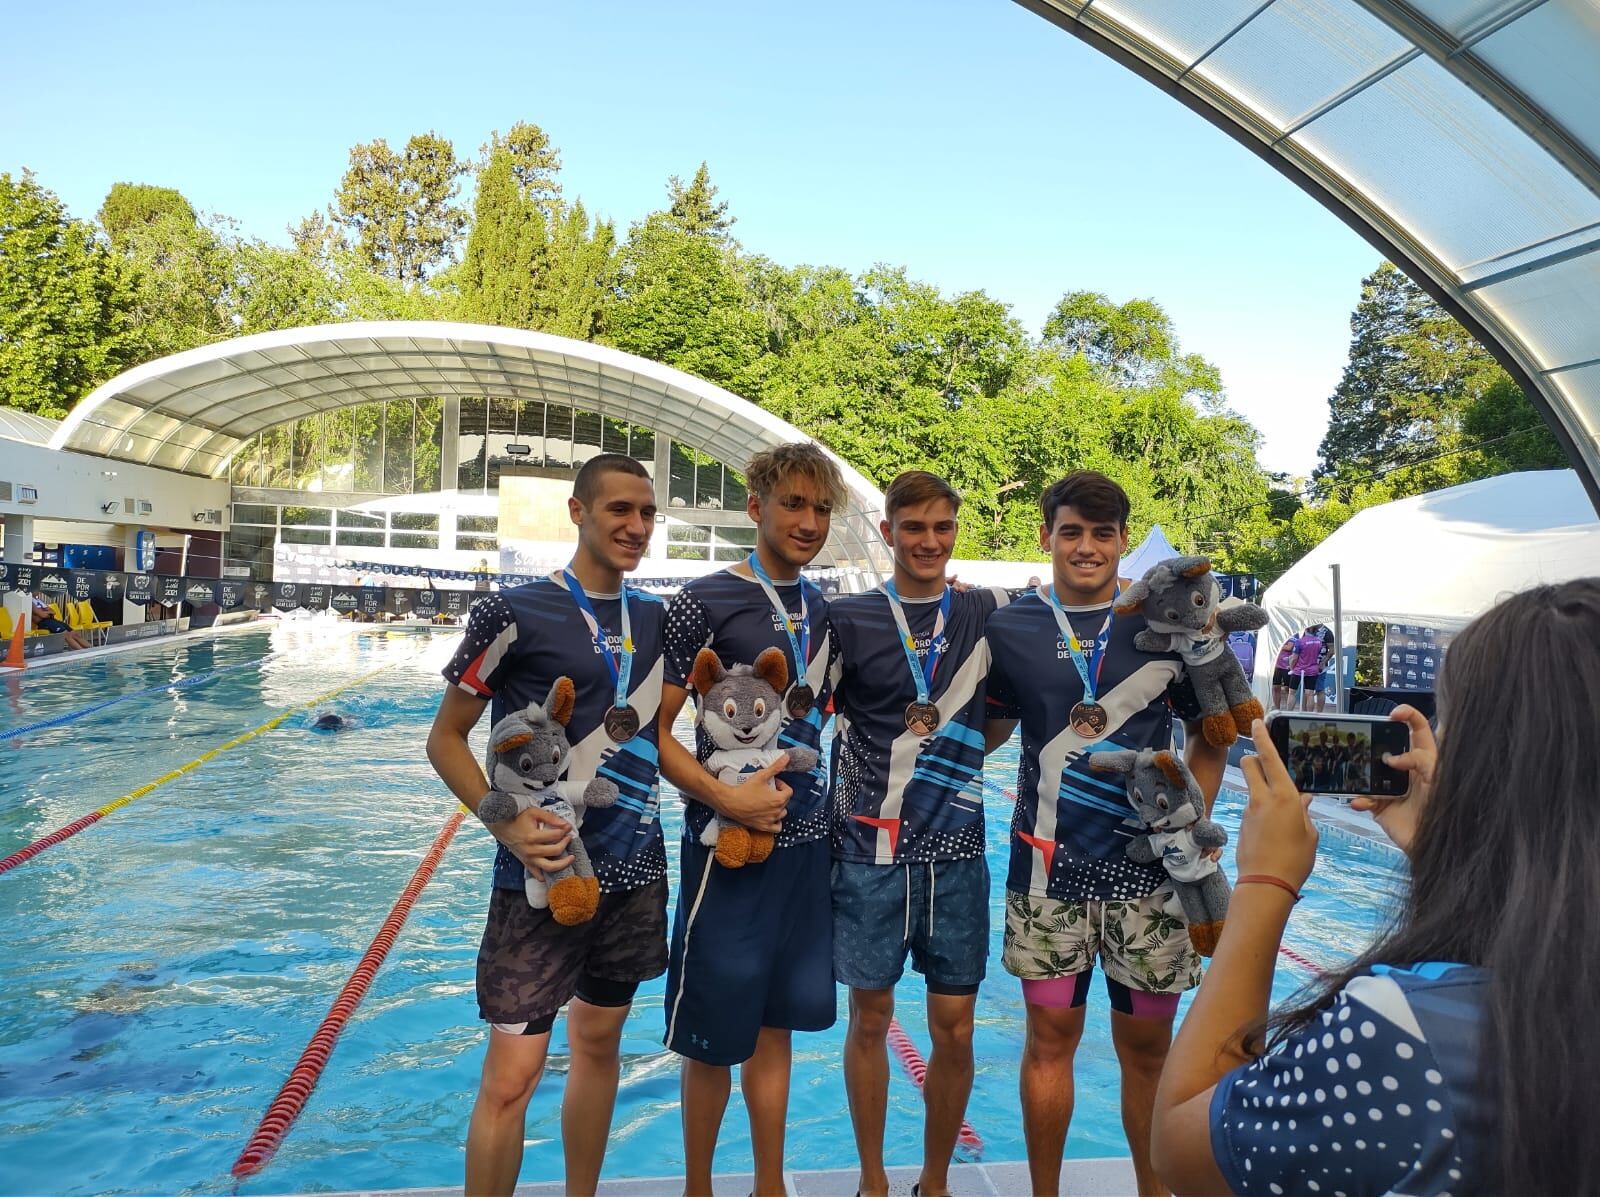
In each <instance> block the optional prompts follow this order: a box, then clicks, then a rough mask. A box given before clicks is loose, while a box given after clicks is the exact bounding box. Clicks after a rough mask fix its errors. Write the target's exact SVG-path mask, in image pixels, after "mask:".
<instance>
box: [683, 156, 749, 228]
mask: <svg viewBox="0 0 1600 1197" xmlns="http://www.w3.org/2000/svg"><path fill="white" fill-rule="evenodd" d="M667 194H668V196H669V199H670V203H669V205H668V207H667V216H668V218H669V219H670V220H671V221H672V223H673V224H674V225H676V226H677V227H678V228H680V229H682V230H683V231H684V232H686V233H693V234H694V235H696V236H699V237H712V238H715V239H717V240H719V241H726V240H728V238H729V236H730V234H731V230H732V229H733V225H734V221H735V220H736V219H737V217H733V216H729V215H728V203H727V201H726V200H720V201H719V200H718V199H717V189H716V187H715V186H714V185H713V184H712V182H711V171H710V170H709V169H707V167H706V164H705V163H704V162H701V163H700V165H699V166H698V167H697V168H696V169H695V172H694V178H692V179H690V180H689V182H688V183H685V182H684V181H683V180H682V179H681V178H679V177H678V176H677V175H673V176H672V177H671V178H670V179H668V180H667Z"/></svg>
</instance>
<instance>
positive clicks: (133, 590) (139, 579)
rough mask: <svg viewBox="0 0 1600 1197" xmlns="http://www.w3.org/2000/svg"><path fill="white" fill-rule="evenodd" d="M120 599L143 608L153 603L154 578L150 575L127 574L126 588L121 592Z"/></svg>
mask: <svg viewBox="0 0 1600 1197" xmlns="http://www.w3.org/2000/svg"><path fill="white" fill-rule="evenodd" d="M122 597H123V599H124V600H125V601H127V602H130V603H138V604H139V605H140V606H144V605H145V604H146V603H150V602H154V601H155V577H154V575H152V574H129V575H128V588H127V589H126V590H125V591H123V592H122Z"/></svg>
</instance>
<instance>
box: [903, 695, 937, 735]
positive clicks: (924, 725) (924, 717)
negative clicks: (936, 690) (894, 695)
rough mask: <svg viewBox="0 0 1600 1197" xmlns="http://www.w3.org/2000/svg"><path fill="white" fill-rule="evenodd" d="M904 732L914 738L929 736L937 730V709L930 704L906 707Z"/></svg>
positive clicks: (922, 703) (913, 704)
mask: <svg viewBox="0 0 1600 1197" xmlns="http://www.w3.org/2000/svg"><path fill="white" fill-rule="evenodd" d="M906 730H907V731H908V732H910V733H911V734H912V735H915V736H931V735H933V733H934V732H936V731H938V730H939V708H938V707H936V706H934V705H933V703H931V702H914V703H912V704H911V705H909V706H908V707H906Z"/></svg>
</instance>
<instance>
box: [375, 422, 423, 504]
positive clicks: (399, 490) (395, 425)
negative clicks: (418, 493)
mask: <svg viewBox="0 0 1600 1197" xmlns="http://www.w3.org/2000/svg"><path fill="white" fill-rule="evenodd" d="M415 417H416V411H415V410H414V409H413V407H412V403H411V400H409V399H400V400H397V401H395V402H393V403H386V404H384V405H383V489H384V490H385V491H386V492H387V493H389V494H391V495H408V494H410V493H411V467H412V462H413V455H414V446H413V444H412V440H411V436H412V423H413V421H414V419H415Z"/></svg>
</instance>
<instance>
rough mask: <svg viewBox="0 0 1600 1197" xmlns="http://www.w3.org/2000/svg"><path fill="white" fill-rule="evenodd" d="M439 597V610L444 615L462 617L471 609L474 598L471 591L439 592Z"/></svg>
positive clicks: (473, 593)
mask: <svg viewBox="0 0 1600 1197" xmlns="http://www.w3.org/2000/svg"><path fill="white" fill-rule="evenodd" d="M438 595H439V610H440V611H441V612H442V613H443V614H445V615H455V616H464V615H466V614H467V612H468V611H470V610H471V609H472V600H473V598H474V597H475V596H476V595H475V592H474V591H471V590H441V591H439V592H438Z"/></svg>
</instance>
